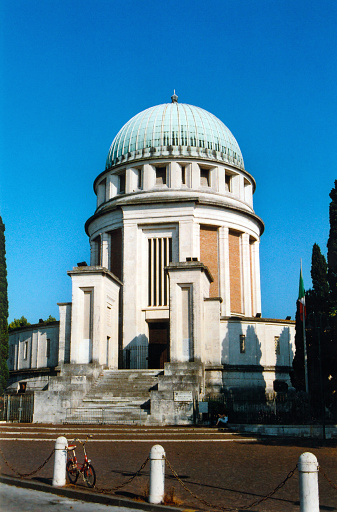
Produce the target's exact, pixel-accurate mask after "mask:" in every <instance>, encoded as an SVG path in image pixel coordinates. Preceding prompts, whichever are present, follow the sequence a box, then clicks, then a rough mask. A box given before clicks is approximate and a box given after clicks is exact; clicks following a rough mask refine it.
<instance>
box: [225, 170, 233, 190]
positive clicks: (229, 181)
mask: <svg viewBox="0 0 337 512" xmlns="http://www.w3.org/2000/svg"><path fill="white" fill-rule="evenodd" d="M225 190H226V192H232V177H231V175H230V174H227V173H226V175H225Z"/></svg>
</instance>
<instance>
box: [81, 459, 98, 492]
mask: <svg viewBox="0 0 337 512" xmlns="http://www.w3.org/2000/svg"><path fill="white" fill-rule="evenodd" d="M83 478H84V481H85V483H86V484H87V486H88V487H94V485H95V483H96V473H95V470H94V468H93V466H92V465H91V464H88V465H87V466H86V467H85V468H84V469H83Z"/></svg>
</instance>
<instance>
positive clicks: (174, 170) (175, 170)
mask: <svg viewBox="0 0 337 512" xmlns="http://www.w3.org/2000/svg"><path fill="white" fill-rule="evenodd" d="M168 178H169V179H168V186H169V187H171V188H181V168H180V165H179V164H178V162H175V161H173V162H171V163H170V164H169V177H168Z"/></svg>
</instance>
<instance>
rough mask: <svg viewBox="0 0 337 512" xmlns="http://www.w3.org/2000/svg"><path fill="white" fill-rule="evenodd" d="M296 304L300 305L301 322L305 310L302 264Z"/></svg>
mask: <svg viewBox="0 0 337 512" xmlns="http://www.w3.org/2000/svg"><path fill="white" fill-rule="evenodd" d="M298 302H299V303H300V318H301V320H302V322H303V313H304V318H305V317H306V308H305V291H304V284H303V277H302V263H301V271H300V285H299V290H298Z"/></svg>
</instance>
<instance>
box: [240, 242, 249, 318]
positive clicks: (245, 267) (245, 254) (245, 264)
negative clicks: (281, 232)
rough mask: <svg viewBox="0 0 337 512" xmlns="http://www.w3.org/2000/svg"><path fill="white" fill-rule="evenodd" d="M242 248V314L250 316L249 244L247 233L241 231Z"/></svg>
mask: <svg viewBox="0 0 337 512" xmlns="http://www.w3.org/2000/svg"><path fill="white" fill-rule="evenodd" d="M241 248H242V278H243V305H244V315H245V316H252V299H251V297H252V291H251V273H250V271H251V269H250V253H249V250H250V246H249V235H248V234H247V233H243V234H242V236H241Z"/></svg>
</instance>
